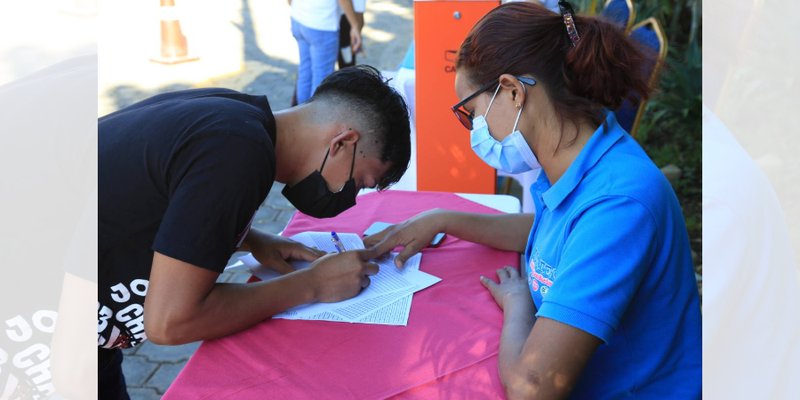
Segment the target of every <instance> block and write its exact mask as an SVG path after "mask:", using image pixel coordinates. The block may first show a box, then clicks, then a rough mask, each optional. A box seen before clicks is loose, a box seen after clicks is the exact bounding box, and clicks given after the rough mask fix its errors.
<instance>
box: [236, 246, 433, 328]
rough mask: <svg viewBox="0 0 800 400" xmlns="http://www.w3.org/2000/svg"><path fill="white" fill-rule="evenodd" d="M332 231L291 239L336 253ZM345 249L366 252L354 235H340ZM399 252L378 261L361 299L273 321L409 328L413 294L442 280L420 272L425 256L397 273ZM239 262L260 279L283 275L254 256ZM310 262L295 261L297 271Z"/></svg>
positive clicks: (310, 307)
mask: <svg viewBox="0 0 800 400" xmlns="http://www.w3.org/2000/svg"><path fill="white" fill-rule="evenodd" d="M330 238H331V234H330V232H303V233H300V234H297V235H295V236H292V239H293V240H295V241H297V242H300V243H303V244H305V245H306V246H310V247H316V248H318V249H320V250H323V251H327V252H335V251H336V249H335V247H334V245H333V242H332V241H331V239H330ZM339 238H340V239H341V241H342V243H343V244H344V247H345V248H346V249H348V250H355V249H363V248H364V244H363V242H362V241H361V238H360V237H359V236H358V235H357V234H355V233H340V234H339ZM396 256H397V254H396V253H391V254H390V255H389V256H388V257H384V258H382V259H380V260H376V262H377V264H378V267H379V269H380V271H379V272H378V274H376V275H374V276H372V277H370V281H371V283H370V285H369V286H368V287H367V288H366V289H364V290H363V291H362V292H361V293H359V295H358V296H356V297H353V298H351V299H347V300H344V301H340V302H338V303H314V304H306V305H302V306H298V307H293V308H290V309H288V310H286V311H285V312H282V313H280V314H277V315H275V316H273V318H283V319H301V320H323V321H337V322H350V323H365V324H383V325H403V326H405V325H407V324H408V317H409V314H410V311H411V300H412V296H413V294H414V292H417V291H420V290H422V289H425V288H427V287H429V286H431V285H433V284H435V283H437V282H439V281H440V280H441V279H439V278H437V277H435V276H433V275H430V274H427V273H425V272H422V271H420V270H419V265H420V261H421V259H422V254H417V255H415V256H414V257H411V258H409V259H408V261H406V264H405V267H404V268H403V269H402V270H398V269H397V268H396V267H395V266H394V259H395V257H396ZM240 261H241V262H242V263H243V264H244V265H245V266H248V267H250V268H251V272H252V273H253V275H255V276H257V277H258V278H260V279H261V280H269V279H274V278H276V277H278V276H280V274H278V273H277V272H275V271H273V270H271V269H267V268H265V267H263V266H261V265H260V264H259V263H258V261H256V260H255V258H253V256H252V255H251V254H247V255H245V256H243V257H240ZM310 264H311V263H309V262H303V261H298V262H292V265H293V266H294V267H295V268H296V269H301V268H308V266H309V265H310Z"/></svg>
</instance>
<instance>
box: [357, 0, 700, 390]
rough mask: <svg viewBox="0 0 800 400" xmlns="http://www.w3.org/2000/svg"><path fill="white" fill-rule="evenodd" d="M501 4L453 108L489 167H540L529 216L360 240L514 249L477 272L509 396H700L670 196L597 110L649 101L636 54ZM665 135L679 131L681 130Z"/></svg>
mask: <svg viewBox="0 0 800 400" xmlns="http://www.w3.org/2000/svg"><path fill="white" fill-rule="evenodd" d="M564 3H565V2H562V3H561V5H562V15H558V14H555V13H552V12H550V11H548V10H546V9H544V8H543V7H541V6H538V5H534V4H531V3H509V4H504V5H502V6H500V7H498V8H496V9H494V10H493V11H491V12H490V13H489V14H488V15H486V16H485V17H484V18H482V19H481V20H480V21H479V22H478V23H477V24H476V25H475V26H474V27H473V28H472V30H471V32H470V33H469V34H468V36H467V38H466V39H465V40H464V42H463V43H462V45H461V48H460V50H459V53H458V61H457V65H456V80H455V82H456V83H455V87H456V93H457V95H458V97H459V98H460V99H462V100H461V102H459V103H458V104H456V105H455V106H454V107H453V111H454V112H455V113H456V116H457V117H458V119H459V121H461V123H462V124H463V125H464V126H465V127H466V128H467V129H470V130H471V139H470V140H471V145H472V148H473V150H474V151H475V152H476V154H477V155H478V156H479V157H480V158H481V159H483V160H484V161H485V162H486V163H487V164H489V165H491V166H492V167H494V168H497V169H499V170H503V171H506V172H509V173H518V172H523V171H529V170H539V169H541V173H540V174H539V178H538V180H537V182H536V183H535V184H533V185H532V187H531V188H530V190H531V192H532V194H533V198H534V200H535V203H536V213H535V217H534V215H525V214H516V215H478V214H465V213H457V212H451V211H446V210H433V211H429V212H425V213H422V214H420V215H417V216H416V217H413V218H411V219H410V220H408V221H406V222H404V223H402V224H399V225H396V226H394V227H392V228H389V229H387V230H386V231H384V232H381V233H379V234H377V235H375V236H373V237H370V238H367V240H366V242H367V244H368V245H375V246H376V247H377V248H378V250H379V251H384V252H385V251H388V250H390V249H392V248H394V247H395V246H396V245H401V246H405V248H404V249H403V251H402V253H401V256H400V257H399V260H400V261H399V262H398V266H399V265H402V263H403V262H404V261H405V260H406V259H407V258H408V257H409V256H410V255H412V254H413V253H416V252H418V251H420V250H421V249H422V248H423V247H424V244H426V243H428V242H429V241H430V240H431V238H432V237H433V236H434V235H435V234H436V233H437V232H440V231H444V232H447V233H448V234H450V235H454V236H457V237H459V238H462V239H465V240H470V241H474V242H477V243H482V244H486V245H489V246H493V247H496V248H499V249H505V250H512V251H518V252H522V253H524V257H525V260H526V262H525V265H524V267H523V269H522V271H520V270H518V269H516V268H513V267H504V268H500V269H499V270H497V277H498V281H494V280H492V279H489V278H486V277H480V279H481V282H482V283H483V285H484V286H485V287H486V288H487V289H488V290H489V291H490V292H491V294H492V296H493V297H494V300H495V301H496V302H497V304H498V306H500V308H502V309H503V313H504V322H503V330H502V335H501V342H500V350H499V372H500V378H501V380H502V382H503V384H504V386H505V389H506V392H507V394H508V397H510V398H556V397H565V396H568V395H569V396H571V397H573V398H589V399H599V398H619V397H624V396H635V397H637V398H659V399H660V398H681V399H687V398H699V397H700V393H701V391H700V389H701V343H700V339H701V338H700V333H701V328H700V326H701V325H700V306H699V299H698V293H697V288H696V286H695V279H694V271H693V268H692V259H691V253H690V249H689V240H688V237H687V233H686V227H685V225H684V221H683V216H682V213H681V209H680V206H679V204H678V200H677V198H676V197H675V194H674V192H673V190H672V188H671V186H670V184H669V183H668V182H667V180H666V179H665V178H664V176H663V174H662V173H661V172H660V171H659V169H658V168H657V167H656V166H655V165H654V164H653V162H652V161H651V160H650V159H649V158H648V157H647V155H646V154H645V152H644V151H643V150H642V149H641V147H639V145H638V144H637V143H636V141H635V140H634V139H632V138H631V137H630V136H629V135H628V134H627V133H626V132H625V131H624V130H623V129H622V128H621V127H620V126H619V124H618V123H617V121H616V119H615V117H614V114H613V113H612V112H609V111H607V110H609V109H615V108H617V107H619V105H620V104H621V102H622V101H623V99H625V98H626V97H628V96H630V95H634V94H637V95H639V96H643V97H646V95H647V92H648V87H647V83H646V80H645V77H643V76H641V74H640V73H638V71H641V64H642V62H643V59H642V55H641V53H640V52H639V51H638V50H637V48H636V47H635V46H634V44H633V43H632V42H630V41H629V39H628V38H627V37H626V36H625V35H623V33H622V32H620V31H619V30H617V28H615V27H613V26H611V25H609V24H607V23H605V22H602V21H600V20H597V19H595V18H589V17H577V16H573V13H571V12H570V11H571V8H570V7H569V5H568V4H564ZM676 134H681V133H680V132H676Z"/></svg>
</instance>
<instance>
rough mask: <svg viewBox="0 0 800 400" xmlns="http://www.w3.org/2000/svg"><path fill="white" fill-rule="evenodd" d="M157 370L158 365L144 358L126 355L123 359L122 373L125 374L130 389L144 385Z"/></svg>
mask: <svg viewBox="0 0 800 400" xmlns="http://www.w3.org/2000/svg"><path fill="white" fill-rule="evenodd" d="M156 368H158V364H157V363H152V362H150V361H148V360H147V358H145V357H144V356H136V355H130V356H129V355H127V354H126V355H125V357H124V358H123V359H122V372H123V373H124V374H125V383H126V384H127V385H128V386H129V387H130V386H141V385H142V384H144V383H145V381H147V379H148V378H150V375H152V374H153V371H155V370H156Z"/></svg>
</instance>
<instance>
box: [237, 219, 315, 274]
mask: <svg viewBox="0 0 800 400" xmlns="http://www.w3.org/2000/svg"><path fill="white" fill-rule="evenodd" d="M246 242H247V248H248V250H249V251H250V252H251V253H253V257H255V259H256V260H258V262H259V263H261V265H263V266H265V267H267V268H271V269H274V270H275V271H278V272H280V273H281V274H288V273H289V272H292V271H294V267H292V265H291V264H289V263H288V260H302V261H314V260H316V259H318V258H320V257H322V256H324V255H325V254H326V253H325V252H324V251H321V250H317V249H313V248H311V247H308V246H305V245H303V244H301V243H298V242H295V241H294V240H291V239H288V238H285V237H283V236H278V235H272V234H269V233H264V232H259V231H256V230H251V231H250V233H249V234H248V235H247V240H246Z"/></svg>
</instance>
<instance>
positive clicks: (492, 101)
mask: <svg viewBox="0 0 800 400" xmlns="http://www.w3.org/2000/svg"><path fill="white" fill-rule="evenodd" d="M499 91H500V84H499V83H498V84H497V89H495V90H494V94H493V95H492V99H491V100H490V101H489V106H488V107H486V112H485V113H483V118H486V116H487V115H489V109H490V108H492V103H494V98H495V97H497V92H499Z"/></svg>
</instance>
